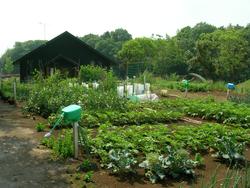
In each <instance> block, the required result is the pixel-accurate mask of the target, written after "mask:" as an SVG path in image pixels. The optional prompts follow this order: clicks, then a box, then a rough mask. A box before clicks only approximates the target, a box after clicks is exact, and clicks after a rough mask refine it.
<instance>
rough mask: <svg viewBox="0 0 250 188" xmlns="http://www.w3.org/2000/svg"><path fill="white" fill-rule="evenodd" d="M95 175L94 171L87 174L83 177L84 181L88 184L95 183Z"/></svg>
mask: <svg viewBox="0 0 250 188" xmlns="http://www.w3.org/2000/svg"><path fill="white" fill-rule="evenodd" d="M93 175H94V172H93V171H89V172H87V173H86V174H85V175H84V177H83V181H85V182H86V183H89V182H93Z"/></svg>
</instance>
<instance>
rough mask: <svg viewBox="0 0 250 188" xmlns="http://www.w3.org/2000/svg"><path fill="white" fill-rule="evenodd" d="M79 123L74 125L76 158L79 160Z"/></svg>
mask: <svg viewBox="0 0 250 188" xmlns="http://www.w3.org/2000/svg"><path fill="white" fill-rule="evenodd" d="M78 127H79V125H78V122H75V123H74V124H73V142H74V157H75V158H76V159H77V158H78Z"/></svg>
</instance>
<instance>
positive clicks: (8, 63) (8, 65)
mask: <svg viewBox="0 0 250 188" xmlns="http://www.w3.org/2000/svg"><path fill="white" fill-rule="evenodd" d="M13 70H14V66H13V61H12V60H11V58H10V57H8V56H7V57H5V59H4V67H3V72H4V73H11V72H12V71H13Z"/></svg>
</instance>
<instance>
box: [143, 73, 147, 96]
mask: <svg viewBox="0 0 250 188" xmlns="http://www.w3.org/2000/svg"><path fill="white" fill-rule="evenodd" d="M143 84H144V91H143V93H144V94H145V93H146V92H145V91H146V76H145V75H144V76H143Z"/></svg>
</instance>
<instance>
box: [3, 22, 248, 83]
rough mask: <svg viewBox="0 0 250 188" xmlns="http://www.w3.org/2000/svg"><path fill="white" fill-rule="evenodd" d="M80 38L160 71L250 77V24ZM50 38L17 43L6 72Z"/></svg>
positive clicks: (119, 31)
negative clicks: (152, 33) (171, 35)
mask: <svg viewBox="0 0 250 188" xmlns="http://www.w3.org/2000/svg"><path fill="white" fill-rule="evenodd" d="M79 38H80V39H81V40H83V41H84V42H86V43H87V44H88V45H90V46H92V47H93V48H95V49H97V50H99V51H100V52H101V53H103V54H104V55H106V56H108V57H109V58H111V59H113V60H116V61H117V62H119V63H121V64H124V65H129V64H143V65H144V66H143V67H144V69H147V70H148V71H150V72H152V73H153V74H155V75H156V76H162V77H166V76H169V75H171V74H173V73H176V74H179V75H185V74H187V73H189V72H194V73H198V74H200V75H202V76H204V77H205V78H207V79H212V80H225V81H234V82H240V81H244V80H247V79H249V78H250V24H248V25H247V26H245V27H243V26H239V25H236V26H233V25H229V26H227V27H215V26H213V25H210V24H207V23H204V22H201V23H198V24H196V25H195V26H194V27H190V26H187V27H184V28H182V29H180V30H178V31H177V34H176V35H175V36H173V37H169V36H168V35H166V36H164V37H163V36H160V35H152V37H149V38H146V37H139V38H134V39H133V38H132V35H131V34H130V33H129V32H128V31H127V30H125V29H122V28H119V29H116V30H114V31H107V32H105V33H103V34H102V35H95V34H88V35H85V36H83V37H79ZM44 42H45V41H38V40H36V41H26V42H23V43H20V42H16V43H15V45H14V47H13V48H12V49H8V50H7V51H6V52H5V53H4V55H3V56H2V57H1V60H2V62H3V64H4V66H3V67H4V71H6V72H7V71H9V70H10V65H11V62H12V61H13V60H15V59H16V58H19V57H21V56H22V55H23V54H25V53H27V52H29V51H31V50H32V49H34V48H36V47H38V46H39V45H41V44H43V43H44Z"/></svg>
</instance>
